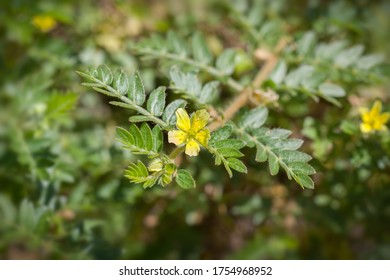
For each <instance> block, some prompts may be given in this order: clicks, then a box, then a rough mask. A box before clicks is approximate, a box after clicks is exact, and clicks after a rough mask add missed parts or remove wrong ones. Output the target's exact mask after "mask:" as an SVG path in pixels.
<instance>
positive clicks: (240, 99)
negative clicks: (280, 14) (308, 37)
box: [209, 39, 287, 131]
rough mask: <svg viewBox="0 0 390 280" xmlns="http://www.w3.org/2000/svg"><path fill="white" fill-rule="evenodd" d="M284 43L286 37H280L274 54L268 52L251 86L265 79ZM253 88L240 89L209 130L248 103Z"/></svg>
mask: <svg viewBox="0 0 390 280" xmlns="http://www.w3.org/2000/svg"><path fill="white" fill-rule="evenodd" d="M286 44H287V40H286V39H281V40H280V41H279V43H278V44H277V46H276V51H275V54H270V55H269V56H268V57H267V60H266V62H265V63H264V65H263V67H261V69H260V71H259V72H258V73H257V75H256V77H255V79H254V80H253V83H252V87H253V88H258V87H260V86H261V84H262V83H263V82H264V81H265V80H266V79H267V77H268V76H269V74H270V73H271V72H272V70H273V69H274V68H275V66H276V64H277V62H278V57H277V54H278V53H279V52H280V51H281V50H282V49H283V48H284V46H285V45H286ZM253 88H250V87H247V88H244V89H243V90H241V91H240V94H239V95H238V96H237V97H236V98H235V99H234V100H233V102H232V103H231V104H230V105H229V106H228V107H227V108H226V109H225V111H224V112H223V119H222V120H216V121H214V122H212V123H211V124H210V126H209V128H210V130H211V131H214V130H216V129H217V128H219V127H221V126H223V125H224V124H225V123H226V122H227V121H229V120H230V119H232V118H233V117H234V115H235V114H236V113H237V112H238V110H240V109H241V108H242V107H244V106H245V105H246V104H247V103H248V101H249V100H250V97H251V95H252V93H253Z"/></svg>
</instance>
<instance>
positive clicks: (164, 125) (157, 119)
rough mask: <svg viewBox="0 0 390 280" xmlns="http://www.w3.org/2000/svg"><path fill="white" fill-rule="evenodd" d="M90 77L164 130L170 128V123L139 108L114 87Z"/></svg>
mask: <svg viewBox="0 0 390 280" xmlns="http://www.w3.org/2000/svg"><path fill="white" fill-rule="evenodd" d="M90 77H91V79H93V81H94V82H96V83H98V84H100V85H101V86H103V87H104V88H105V89H107V90H108V91H109V92H111V93H112V94H113V95H114V96H115V97H116V98H118V99H120V100H122V101H123V102H125V103H127V104H129V105H131V107H133V108H134V110H136V111H137V112H138V113H140V114H141V115H144V116H147V117H149V118H150V119H151V120H152V121H153V122H154V123H156V124H158V125H160V126H161V127H162V128H163V129H166V128H167V127H168V126H169V125H168V123H166V122H164V121H163V120H161V119H159V118H157V117H155V116H153V115H152V114H151V113H150V112H149V111H147V110H145V109H144V108H142V107H141V106H138V105H137V104H134V102H133V101H131V100H130V99H129V98H127V97H126V96H124V95H122V94H120V93H118V92H117V91H116V90H115V89H114V88H113V87H111V86H109V85H106V84H105V83H103V82H102V81H100V80H99V79H96V78H95V77H92V76H90Z"/></svg>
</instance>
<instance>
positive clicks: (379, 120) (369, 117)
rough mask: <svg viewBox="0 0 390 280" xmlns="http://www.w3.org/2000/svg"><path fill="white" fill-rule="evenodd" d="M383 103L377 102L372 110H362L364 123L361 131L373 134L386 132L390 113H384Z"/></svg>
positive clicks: (360, 110)
mask: <svg viewBox="0 0 390 280" xmlns="http://www.w3.org/2000/svg"><path fill="white" fill-rule="evenodd" d="M381 111H382V103H381V102H380V101H375V103H374V106H372V108H371V110H368V109H367V108H360V109H359V112H360V116H361V118H362V123H361V124H360V130H361V131H362V132H363V133H371V132H374V131H383V130H386V129H387V127H386V125H385V124H386V122H387V121H388V120H389V119H390V113H382V114H381Z"/></svg>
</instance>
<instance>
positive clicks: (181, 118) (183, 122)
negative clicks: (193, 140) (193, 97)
mask: <svg viewBox="0 0 390 280" xmlns="http://www.w3.org/2000/svg"><path fill="white" fill-rule="evenodd" d="M176 118H177V122H176V126H177V128H179V129H180V130H183V131H186V132H188V131H189V130H190V128H191V122H190V116H188V113H187V111H186V110H184V109H183V108H179V109H177V110H176Z"/></svg>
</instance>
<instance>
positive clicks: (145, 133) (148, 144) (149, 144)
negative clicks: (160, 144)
mask: <svg viewBox="0 0 390 280" xmlns="http://www.w3.org/2000/svg"><path fill="white" fill-rule="evenodd" d="M140 132H141V135H142V138H143V140H144V145H145V149H146V150H148V151H152V150H153V136H152V130H151V129H150V127H149V125H148V124H147V123H143V124H142V125H141V128H140Z"/></svg>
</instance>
